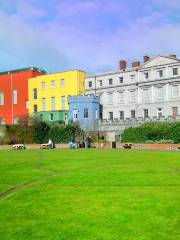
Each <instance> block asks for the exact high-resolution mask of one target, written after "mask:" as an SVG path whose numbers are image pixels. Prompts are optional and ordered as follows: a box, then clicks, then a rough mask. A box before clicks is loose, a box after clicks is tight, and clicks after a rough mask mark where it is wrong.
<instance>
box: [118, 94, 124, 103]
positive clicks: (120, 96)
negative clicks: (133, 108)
mask: <svg viewBox="0 0 180 240" xmlns="http://www.w3.org/2000/svg"><path fill="white" fill-rule="evenodd" d="M119 103H124V92H119Z"/></svg>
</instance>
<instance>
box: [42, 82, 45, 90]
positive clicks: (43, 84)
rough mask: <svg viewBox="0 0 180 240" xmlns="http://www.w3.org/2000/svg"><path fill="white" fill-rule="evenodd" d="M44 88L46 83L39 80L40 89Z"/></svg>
mask: <svg viewBox="0 0 180 240" xmlns="http://www.w3.org/2000/svg"><path fill="white" fill-rule="evenodd" d="M45 88H46V83H45V82H41V89H42V90H43V89H45Z"/></svg>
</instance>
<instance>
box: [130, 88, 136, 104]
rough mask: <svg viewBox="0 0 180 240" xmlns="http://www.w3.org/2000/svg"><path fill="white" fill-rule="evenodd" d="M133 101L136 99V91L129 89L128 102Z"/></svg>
mask: <svg viewBox="0 0 180 240" xmlns="http://www.w3.org/2000/svg"><path fill="white" fill-rule="evenodd" d="M135 101H136V92H135V91H130V98H129V102H131V103H134V102H135Z"/></svg>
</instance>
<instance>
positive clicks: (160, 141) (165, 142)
mask: <svg viewBox="0 0 180 240" xmlns="http://www.w3.org/2000/svg"><path fill="white" fill-rule="evenodd" d="M156 143H160V144H173V143H174V141H173V140H165V139H162V140H159V141H156Z"/></svg>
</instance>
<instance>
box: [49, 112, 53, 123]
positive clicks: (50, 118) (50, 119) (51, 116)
mask: <svg viewBox="0 0 180 240" xmlns="http://www.w3.org/2000/svg"><path fill="white" fill-rule="evenodd" d="M53 120H54V115H53V113H50V114H49V121H53Z"/></svg>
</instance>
